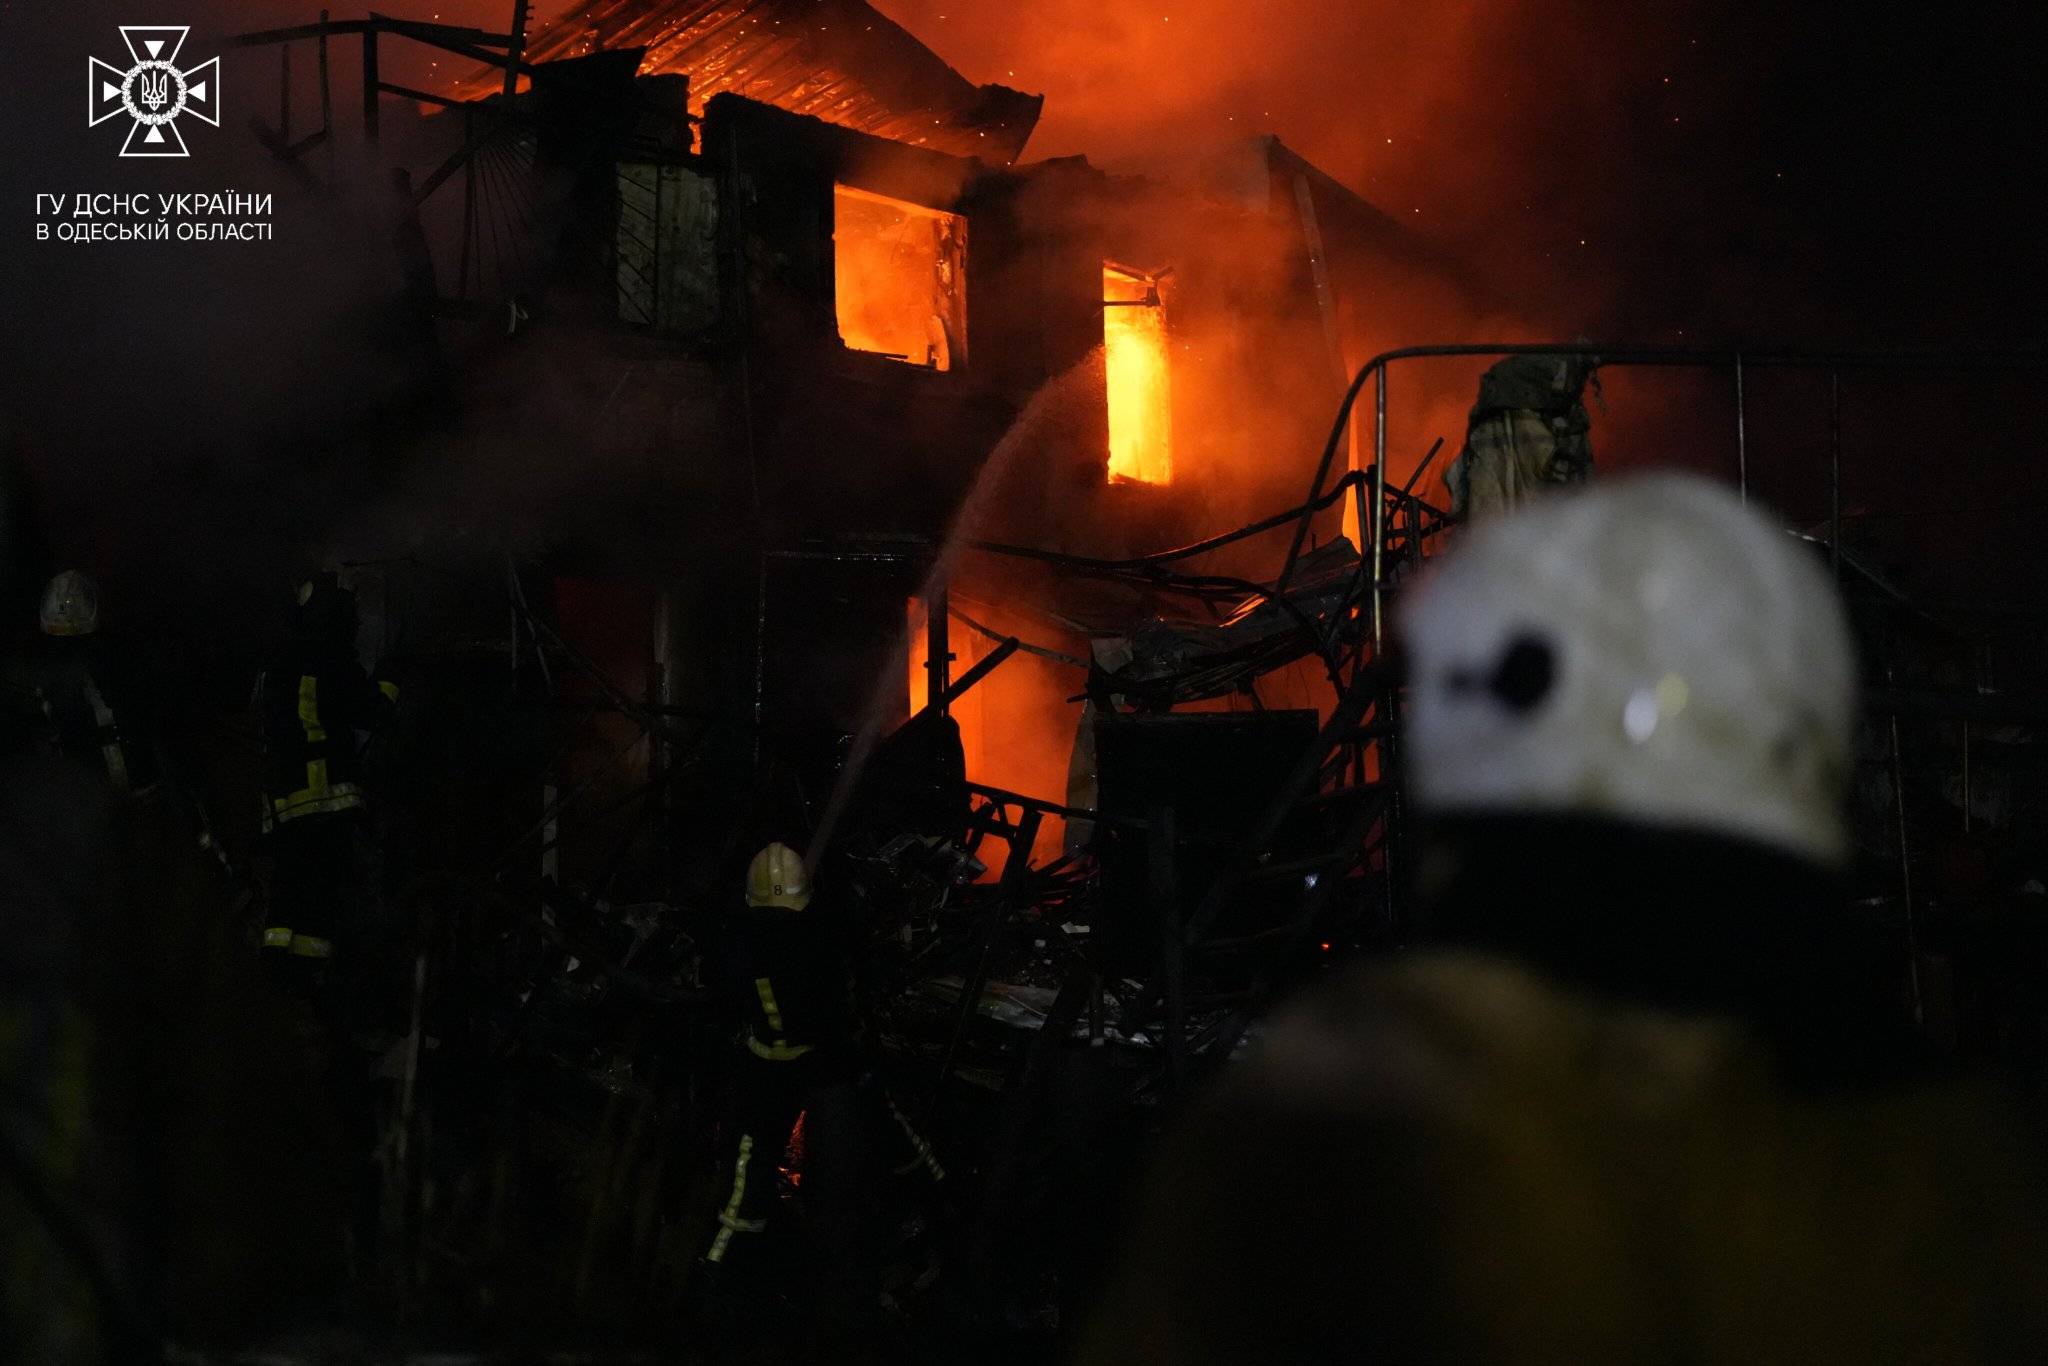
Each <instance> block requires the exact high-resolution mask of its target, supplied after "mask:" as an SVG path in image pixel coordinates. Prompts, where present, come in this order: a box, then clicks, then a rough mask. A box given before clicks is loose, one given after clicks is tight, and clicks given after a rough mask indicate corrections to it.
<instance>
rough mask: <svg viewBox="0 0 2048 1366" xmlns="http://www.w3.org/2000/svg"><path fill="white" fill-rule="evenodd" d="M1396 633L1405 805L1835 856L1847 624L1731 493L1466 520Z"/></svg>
mask: <svg viewBox="0 0 2048 1366" xmlns="http://www.w3.org/2000/svg"><path fill="white" fill-rule="evenodd" d="M1399 629H1400V634H1401V639H1402V643H1403V645H1404V647H1405V649H1406V651H1407V654H1408V662H1409V666H1410V667H1409V703H1408V714H1407V718H1406V719H1407V746H1408V748H1407V756H1406V757H1407V761H1408V762H1407V766H1408V770H1409V784H1410V790H1411V792H1412V794H1413V799H1414V802H1415V805H1416V808H1417V810H1418V811H1420V812H1423V813H1425V814H1427V815H1444V816H1452V815H1483V814H1499V813H1504V812H1517V813H1519V812H1530V813H1542V814H1553V815H1558V814H1572V815H1589V816H1596V817H1607V818H1614V819H1619V820H1624V821H1633V822H1636V823H1639V824H1645V825H1651V826H1659V827H1664V828H1676V829H1687V830H1703V831H1709V832H1713V833H1718V834H1723V835H1727V836H1732V837H1736V838H1740V839H1746V840H1750V841H1753V842H1756V843H1759V844H1764V845H1768V846H1770V847H1773V848H1776V849H1781V850H1786V851H1789V852H1792V853H1794V854H1797V855H1800V856H1803V857H1804V858H1806V859H1807V860H1809V861H1811V862H1814V863H1818V864H1820V865H1822V866H1827V867H1834V866H1838V865H1840V864H1841V863H1843V862H1844V861H1845V860H1846V859H1847V857H1848V854H1849V836H1848V830H1847V826H1846V816H1845V811H1844V797H1845V784H1846V781H1847V775H1848V772H1849V761H1850V748H1851V744H1852V739H1853V736H1852V728H1853V726H1854V721H1855V708H1856V664H1855V651H1854V646H1853V644H1852V643H1851V640H1850V636H1849V629H1848V623H1847V621H1846V619H1845V617H1844V615H1843V612H1842V606H1841V602H1840V599H1839V597H1838V596H1837V594H1836V592H1835V589H1834V586H1833V585H1832V584H1831V583H1829V582H1828V579H1827V575H1826V573H1825V572H1824V571H1823V570H1822V569H1821V567H1820V565H1819V564H1818V563H1816V562H1815V560H1814V557H1813V556H1812V555H1811V554H1809V553H1808V551H1807V549H1806V548H1805V547H1803V546H1801V545H1800V544H1799V543H1797V542H1796V541H1795V540H1794V539H1793V538H1792V537H1790V536H1789V535H1787V534H1786V533H1784V532H1782V531H1780V530H1779V529H1778V528H1776V527H1774V526H1772V525H1770V524H1769V523H1768V522H1766V521H1765V520H1764V519H1763V518H1761V517H1759V516H1757V515H1756V514H1754V513H1752V512H1750V511H1749V510H1748V509H1746V508H1745V507H1743V506H1742V504H1741V502H1740V501H1739V500H1738V499H1737V498H1736V496H1735V495H1734V494H1733V493H1731V492H1729V491H1727V490H1726V489H1723V488H1721V487H1719V486H1718V485H1715V484H1712V483H1710V482H1708V481H1706V480H1704V479H1700V478H1697V477H1694V476H1689V475H1676V474H1655V475H1645V476H1639V477H1634V478H1622V479H1618V480H1615V481H1613V482H1611V483H1607V484H1604V485H1600V486H1597V487H1595V488H1593V489H1591V490H1590V491H1587V492H1584V493H1575V494H1568V495H1566V496H1563V497H1560V498H1557V499H1552V500H1545V501H1543V502H1541V503H1539V504H1535V505H1532V506H1530V507H1529V508H1527V509H1526V510H1524V511H1521V512H1519V513H1518V514H1516V515H1514V516H1512V517H1508V518H1506V519H1504V520H1502V521H1500V522H1498V523H1494V524H1489V525H1487V526H1484V527H1481V528H1477V529H1475V530H1473V531H1472V532H1471V533H1470V536H1469V539H1467V540H1466V541H1465V543H1464V544H1463V545H1461V546H1459V547H1457V548H1456V549H1454V550H1452V551H1451V552H1450V553H1448V554H1447V555H1446V556H1445V557H1444V559H1443V561H1442V562H1441V563H1439V564H1437V565H1435V566H1434V567H1433V570H1432V572H1431V573H1430V574H1428V575H1427V576H1426V577H1425V578H1424V579H1423V580H1422V581H1421V582H1419V583H1418V584H1417V585H1416V588H1415V591H1414V592H1413V593H1412V594H1411V595H1410V597H1409V599H1408V601H1407V602H1406V603H1404V604H1403V610H1402V612H1401V618H1400V623H1399Z"/></svg>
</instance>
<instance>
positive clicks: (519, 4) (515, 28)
mask: <svg viewBox="0 0 2048 1366" xmlns="http://www.w3.org/2000/svg"><path fill="white" fill-rule="evenodd" d="M505 51H506V54H507V55H508V56H509V57H510V58H511V60H510V61H508V62H506V63H505V98H506V99H508V100H509V99H511V98H512V97H513V96H514V95H516V94H518V93H519V64H520V59H521V58H523V57H525V56H526V0H512V45H511V46H510V47H508V48H507V49H506V50H505Z"/></svg>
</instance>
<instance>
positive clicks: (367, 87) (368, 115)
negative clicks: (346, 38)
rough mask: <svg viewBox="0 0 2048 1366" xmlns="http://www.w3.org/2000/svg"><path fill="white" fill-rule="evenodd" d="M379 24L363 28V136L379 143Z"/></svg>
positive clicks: (372, 143)
mask: <svg viewBox="0 0 2048 1366" xmlns="http://www.w3.org/2000/svg"><path fill="white" fill-rule="evenodd" d="M378 27H381V25H379V26H373V27H371V28H367V29H364V30H363V137H364V138H365V139H366V140H367V141H368V142H369V143H370V145H371V146H373V147H374V146H376V145H377V87H378V85H379V81H378V79H377V32H378Z"/></svg>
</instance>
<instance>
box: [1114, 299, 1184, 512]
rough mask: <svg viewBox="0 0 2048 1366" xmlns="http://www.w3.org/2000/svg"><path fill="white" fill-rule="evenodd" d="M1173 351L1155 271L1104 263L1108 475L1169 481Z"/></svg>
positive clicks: (1171, 462) (1118, 477) (1141, 479)
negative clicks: (1147, 271) (1149, 271)
mask: <svg viewBox="0 0 2048 1366" xmlns="http://www.w3.org/2000/svg"><path fill="white" fill-rule="evenodd" d="M1172 359H1173V350H1172V346H1171V343H1170V342H1169V340H1168V336H1167V330H1166V304H1165V301H1164V299H1163V298H1162V297H1161V295H1160V289H1159V277H1158V276H1157V275H1156V274H1148V273H1146V272H1144V271H1139V270H1132V269H1131V268H1129V267H1127V266H1119V265H1117V264H1116V263H1114V262H1108V263H1105V264H1104V265H1103V268H1102V364H1103V372H1104V383H1105V384H1107V386H1108V388H1109V477H1110V478H1111V479H1128V480H1131V481H1133V482H1135V483H1140V484H1170V483H1172V482H1173V384H1172V377H1171V374H1170V373H1169V367H1170V365H1171V362H1172Z"/></svg>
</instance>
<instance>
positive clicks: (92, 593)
mask: <svg viewBox="0 0 2048 1366" xmlns="http://www.w3.org/2000/svg"><path fill="white" fill-rule="evenodd" d="M41 616H42V624H43V634H44V635H46V636H89V635H91V634H92V633H93V632H94V631H97V630H99V629H100V590H99V585H98V584H95V583H94V582H93V581H92V580H91V579H89V578H87V577H86V576H85V575H84V574H81V573H79V572H78V571H77V570H76V569H67V570H65V571H64V572H63V573H61V574H59V575H58V576H57V577H56V578H54V579H51V580H50V583H49V586H48V587H46V588H45V589H43V609H42V613H41Z"/></svg>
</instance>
